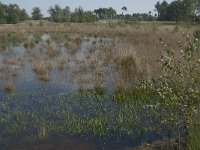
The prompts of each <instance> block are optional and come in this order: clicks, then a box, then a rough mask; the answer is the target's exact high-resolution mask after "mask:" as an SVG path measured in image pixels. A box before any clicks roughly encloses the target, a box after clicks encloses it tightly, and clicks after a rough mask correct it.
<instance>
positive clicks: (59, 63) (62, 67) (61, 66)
mask: <svg viewBox="0 0 200 150" xmlns="http://www.w3.org/2000/svg"><path fill="white" fill-rule="evenodd" d="M65 65H66V60H65V59H62V60H60V61H59V62H58V65H57V67H58V69H59V70H64V68H65Z"/></svg>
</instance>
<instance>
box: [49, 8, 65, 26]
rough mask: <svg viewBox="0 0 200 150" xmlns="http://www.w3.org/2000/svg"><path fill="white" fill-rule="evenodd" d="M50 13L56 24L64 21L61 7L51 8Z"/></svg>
mask: <svg viewBox="0 0 200 150" xmlns="http://www.w3.org/2000/svg"><path fill="white" fill-rule="evenodd" d="M48 13H49V14H50V20H51V21H54V22H61V21H62V13H63V12H62V9H61V8H60V6H59V5H55V6H54V7H50V8H49V9H48Z"/></svg>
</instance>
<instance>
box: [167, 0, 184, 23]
mask: <svg viewBox="0 0 200 150" xmlns="http://www.w3.org/2000/svg"><path fill="white" fill-rule="evenodd" d="M182 9H183V8H182V2H181V0H176V1H173V2H171V3H170V4H169V6H168V10H167V14H168V15H167V16H168V17H167V20H173V21H176V24H178V22H180V20H181V18H182V17H183V10H182Z"/></svg>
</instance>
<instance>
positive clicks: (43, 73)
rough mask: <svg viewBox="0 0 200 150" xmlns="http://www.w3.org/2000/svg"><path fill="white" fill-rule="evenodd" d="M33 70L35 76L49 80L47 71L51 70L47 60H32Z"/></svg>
mask: <svg viewBox="0 0 200 150" xmlns="http://www.w3.org/2000/svg"><path fill="white" fill-rule="evenodd" d="M32 66H33V72H34V73H35V74H36V76H37V78H38V79H39V80H41V81H46V82H47V81H49V80H50V78H49V73H50V72H51V70H52V64H51V62H49V61H45V62H39V63H37V62H33V64H32Z"/></svg>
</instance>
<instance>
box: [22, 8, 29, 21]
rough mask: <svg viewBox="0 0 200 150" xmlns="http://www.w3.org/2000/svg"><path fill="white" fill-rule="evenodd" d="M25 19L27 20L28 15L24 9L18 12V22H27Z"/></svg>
mask: <svg viewBox="0 0 200 150" xmlns="http://www.w3.org/2000/svg"><path fill="white" fill-rule="evenodd" d="M27 19H29V15H28V14H27V12H26V10H25V9H22V10H21V11H20V21H24V20H27Z"/></svg>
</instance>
